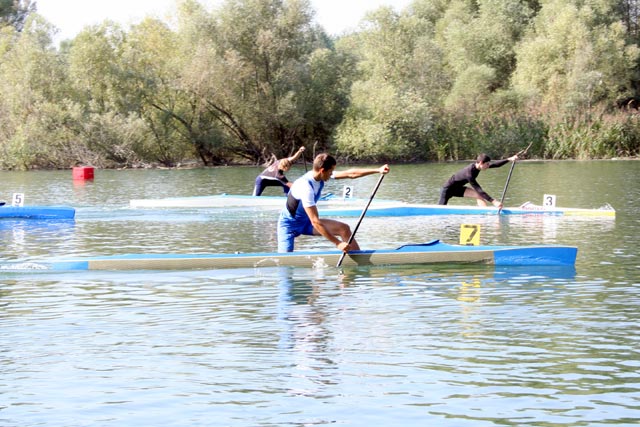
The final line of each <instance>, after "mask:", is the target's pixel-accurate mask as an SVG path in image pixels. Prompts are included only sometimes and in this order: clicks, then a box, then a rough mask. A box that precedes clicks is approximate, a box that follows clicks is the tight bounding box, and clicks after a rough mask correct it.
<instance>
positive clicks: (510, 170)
mask: <svg viewBox="0 0 640 427" xmlns="http://www.w3.org/2000/svg"><path fill="white" fill-rule="evenodd" d="M531 144H533V141H532V142H530V143H529V145H528V146H527V148H525V149H524V150H520V151H519V152H518V153H516V156H521V155H523V154H526V153H527V151H529V148H531ZM514 167H516V160H514V161H513V162H512V163H511V168H510V169H509V175H507V182H506V183H505V184H504V190H503V191H502V197H501V198H500V204H501V205H502V204H503V203H504V196H506V195H507V188H509V181H511V174H512V173H513V168H514ZM501 210H502V207H500V209H498V213H500V211H501Z"/></svg>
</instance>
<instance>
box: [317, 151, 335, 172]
mask: <svg viewBox="0 0 640 427" xmlns="http://www.w3.org/2000/svg"><path fill="white" fill-rule="evenodd" d="M336 164H337V162H336V159H334V158H333V156H332V155H330V154H327V153H320V154H318V155H317V156H316V158H315V159H314V160H313V170H314V171H319V170H320V169H324V170H329V169H331V168H332V167H334V166H335V165H336Z"/></svg>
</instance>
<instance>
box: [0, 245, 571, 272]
mask: <svg viewBox="0 0 640 427" xmlns="http://www.w3.org/2000/svg"><path fill="white" fill-rule="evenodd" d="M340 255H341V252H339V251H319V252H315V251H305V252H291V253H269V252H265V253H246V254H125V255H111V256H103V257H93V258H77V259H60V260H50V261H45V262H37V261H30V262H29V263H28V264H25V265H28V268H31V269H41V270H193V269H224V268H258V267H274V266H292V267H307V268H320V267H328V266H329V267H330V266H335V265H336V264H337V261H338V259H339V258H340ZM576 255H577V249H576V248H574V247H568V246H459V245H449V244H445V243H441V242H440V241H433V242H429V243H425V244H415V245H405V246H402V247H400V248H397V249H382V250H380V249H379V250H367V251H354V252H351V253H349V254H348V255H347V256H346V257H345V259H344V261H343V263H342V265H343V266H370V265H396V264H468V263H478V264H489V265H496V266H571V265H574V264H575V261H576ZM14 267H16V266H14ZM3 269H11V268H10V267H8V266H4V267H3Z"/></svg>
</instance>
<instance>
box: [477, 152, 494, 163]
mask: <svg viewBox="0 0 640 427" xmlns="http://www.w3.org/2000/svg"><path fill="white" fill-rule="evenodd" d="M490 161H491V157H489V156H487V155H486V154H484V153H481V154H478V158H476V162H477V163H487V162H490Z"/></svg>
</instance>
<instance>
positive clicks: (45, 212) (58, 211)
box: [0, 205, 76, 219]
mask: <svg viewBox="0 0 640 427" xmlns="http://www.w3.org/2000/svg"><path fill="white" fill-rule="evenodd" d="M75 215H76V210H75V209H74V208H71V207H68V206H6V205H5V206H0V219H3V218H4V219H7V218H9V219H73V218H74V217H75Z"/></svg>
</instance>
